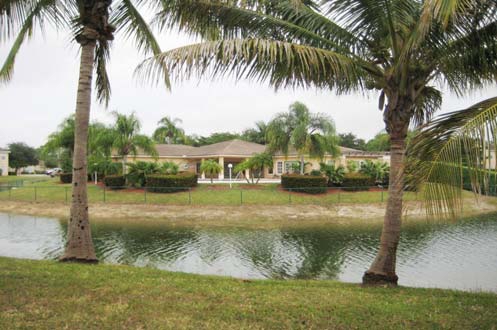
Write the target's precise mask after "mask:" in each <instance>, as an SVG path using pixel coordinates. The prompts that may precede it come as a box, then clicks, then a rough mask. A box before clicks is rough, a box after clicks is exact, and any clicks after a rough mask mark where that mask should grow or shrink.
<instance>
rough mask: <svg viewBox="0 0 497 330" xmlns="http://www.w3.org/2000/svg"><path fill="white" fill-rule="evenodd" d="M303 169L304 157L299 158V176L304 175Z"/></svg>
mask: <svg viewBox="0 0 497 330" xmlns="http://www.w3.org/2000/svg"><path fill="white" fill-rule="evenodd" d="M304 167H305V163H304V155H302V156H300V174H304Z"/></svg>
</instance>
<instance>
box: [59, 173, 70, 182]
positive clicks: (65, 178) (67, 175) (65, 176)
mask: <svg viewBox="0 0 497 330" xmlns="http://www.w3.org/2000/svg"><path fill="white" fill-rule="evenodd" d="M59 177H60V182H61V183H71V182H72V173H60V175H59Z"/></svg>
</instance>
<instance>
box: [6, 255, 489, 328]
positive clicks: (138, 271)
mask: <svg viewBox="0 0 497 330" xmlns="http://www.w3.org/2000/svg"><path fill="white" fill-rule="evenodd" d="M0 269H1V272H0V328H1V329H19V328H23V329H24V328H36V329H62V328H68V329H145V328H147V329H359V328H361V329H367V328H369V329H406V328H411V329H440V328H444V329H495V327H496V326H497V313H496V309H495V306H497V295H495V294H490V293H467V292H458V291H450V290H439V289H414V288H403V287H400V288H395V289H392V288H362V287H360V286H358V285H354V284H345V283H339V282H334V281H302V280H289V281H275V280H264V281H244V280H237V279H230V278H224V277H212V276H200V275H190V274H182V273H171V272H165V271H160V270H154V269H148V268H134V267H129V266H109V265H78V264H60V263H57V262H53V261H29V260H17V259H7V258H0Z"/></svg>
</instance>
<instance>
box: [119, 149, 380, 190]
mask: <svg viewBox="0 0 497 330" xmlns="http://www.w3.org/2000/svg"><path fill="white" fill-rule="evenodd" d="M156 149H157V153H158V156H157V157H152V156H150V155H147V154H138V155H137V156H136V157H132V158H130V159H129V161H155V160H157V161H158V162H161V163H164V162H173V163H176V164H177V165H178V166H179V169H180V171H189V172H192V173H196V174H197V175H198V176H199V177H201V178H202V179H205V178H206V177H205V174H203V173H201V172H200V164H201V163H202V161H203V160H206V159H214V160H216V161H217V162H218V163H219V164H220V165H221V167H222V170H221V172H220V173H219V177H218V179H219V180H223V179H229V166H228V165H229V164H232V166H233V168H234V167H235V166H236V165H237V164H239V163H241V162H243V161H244V160H246V159H248V158H250V157H252V156H253V155H255V154H259V153H262V152H265V151H266V149H267V148H266V146H264V145H261V144H258V143H252V142H247V141H242V140H236V139H235V140H230V141H225V142H219V143H215V144H210V145H206V146H202V147H192V146H187V145H180V144H158V145H156ZM340 153H341V155H340V156H338V157H336V158H334V157H332V156H331V155H325V156H324V158H323V159H312V158H311V159H310V158H309V157H304V160H305V162H306V163H307V166H306V172H309V171H311V170H313V169H319V163H321V162H324V163H328V164H336V165H343V166H346V165H347V162H348V161H355V162H357V163H358V165H360V163H361V162H363V161H365V160H367V159H369V160H373V161H382V162H386V163H390V155H389V153H386V152H366V151H360V150H355V149H350V148H344V147H340ZM113 159H114V160H115V161H120V159H121V158H120V157H119V156H113ZM299 161H300V157H299V155H298V154H297V152H296V151H295V150H289V151H288V153H287V155H284V154H282V153H276V154H274V155H273V167H272V168H264V170H263V177H264V178H266V179H272V178H279V177H280V176H281V175H282V174H284V173H287V172H289V171H290V169H291V166H292V163H295V162H299ZM243 175H245V176H247V177H248V176H249V175H250V173H249V171H248V170H247V171H245V173H243ZM241 176H242V175H241V174H238V175H236V174H234V173H233V178H240V177H241Z"/></svg>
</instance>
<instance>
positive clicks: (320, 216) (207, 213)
mask: <svg viewBox="0 0 497 330" xmlns="http://www.w3.org/2000/svg"><path fill="white" fill-rule="evenodd" d="M0 212H4V213H15V214H24V215H33V216H44V217H55V218H59V219H64V218H67V217H68V216H69V205H68V204H63V203H36V202H18V201H0ZM492 212H497V198H481V199H479V200H478V201H477V202H476V201H475V200H473V199H467V200H465V203H464V212H463V214H464V216H469V215H476V214H485V213H492ZM384 213H385V204H384V203H370V204H340V205H330V206H319V205H243V206H219V205H209V206H176V205H157V204H110V203H107V204H104V203H94V204H90V217H91V218H92V219H95V220H99V219H100V220H111V221H130V220H134V219H141V220H162V221H167V222H170V223H176V224H178V223H184V224H188V225H192V224H193V225H202V224H206V225H240V224H241V225H246V224H253V225H263V224H275V225H292V224H303V223H305V224H307V223H310V222H320V223H350V222H351V221H360V222H370V223H378V222H381V221H382V220H383V215H384ZM425 218H426V213H425V210H424V209H423V208H422V205H421V203H419V202H405V203H404V219H405V220H407V221H409V220H416V219H425Z"/></svg>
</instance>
